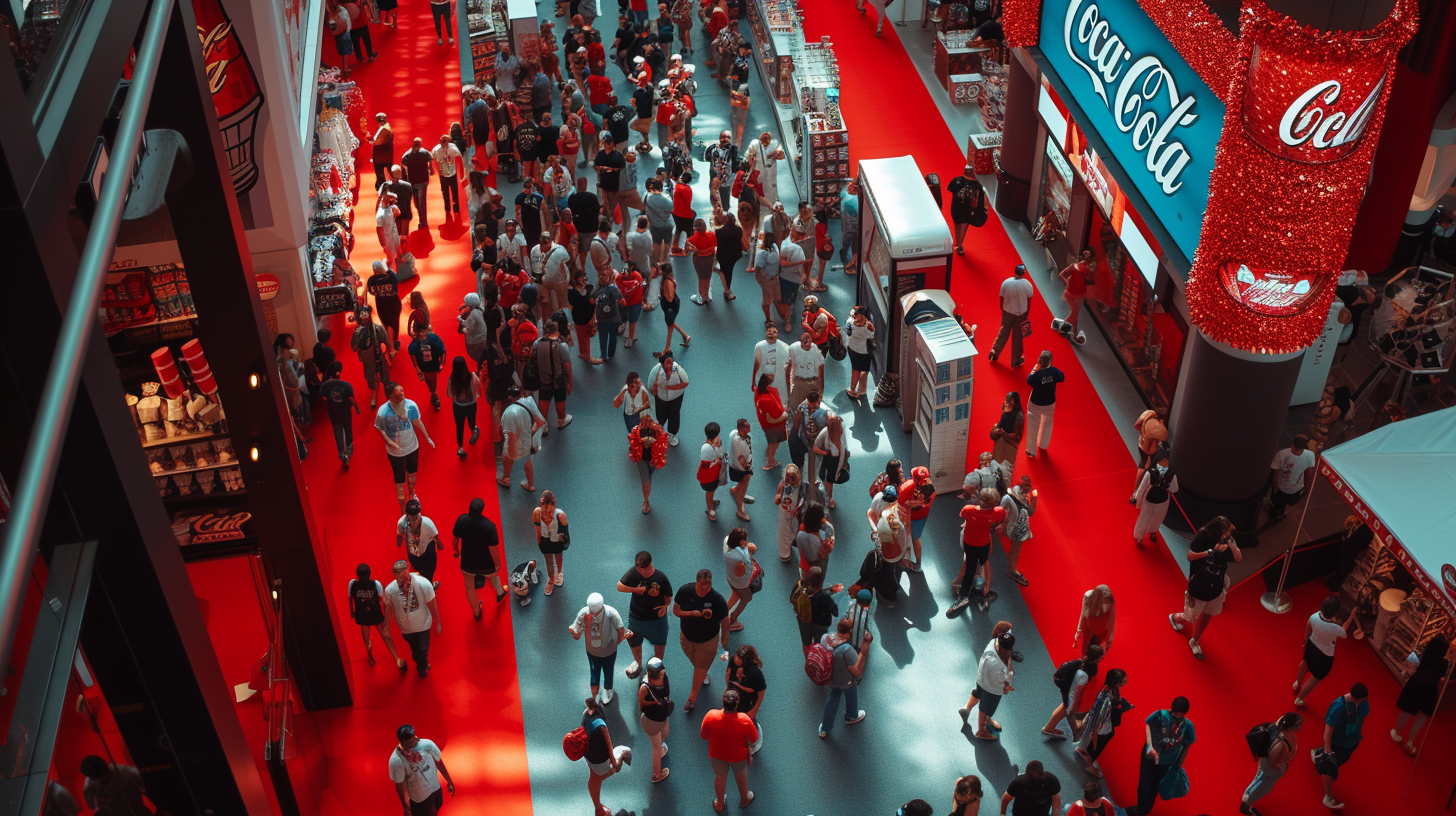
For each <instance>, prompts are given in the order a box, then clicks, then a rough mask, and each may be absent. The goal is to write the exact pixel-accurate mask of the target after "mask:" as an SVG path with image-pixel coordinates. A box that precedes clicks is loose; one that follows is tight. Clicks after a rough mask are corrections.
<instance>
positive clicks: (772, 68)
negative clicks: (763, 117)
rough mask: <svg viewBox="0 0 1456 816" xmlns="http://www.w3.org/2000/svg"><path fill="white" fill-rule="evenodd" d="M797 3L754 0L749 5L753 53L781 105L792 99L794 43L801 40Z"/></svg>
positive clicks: (780, 0) (764, 82) (764, 80)
mask: <svg viewBox="0 0 1456 816" xmlns="http://www.w3.org/2000/svg"><path fill="white" fill-rule="evenodd" d="M799 19H800V13H799V7H798V4H797V3H796V2H794V0H754V1H753V4H752V5H750V6H749V7H748V25H749V28H750V29H752V31H753V38H752V40H751V44H752V46H753V57H754V59H755V60H756V61H757V62H758V67H759V70H760V71H762V72H763V84H764V87H765V88H767V89H768V90H769V92H770V93H771V94H772V95H773V97H774V99H775V100H776V101H777V102H778V103H779V104H781V105H788V104H790V103H791V102H792V100H793V78H792V77H793V72H794V55H793V51H792V49H793V48H794V47H795V43H802V42H803V40H804V30H803V28H802V27H801V26H800V24H799Z"/></svg>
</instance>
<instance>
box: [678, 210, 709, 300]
mask: <svg viewBox="0 0 1456 816" xmlns="http://www.w3.org/2000/svg"><path fill="white" fill-rule="evenodd" d="M678 186H679V187H680V188H681V187H686V186H687V185H686V184H680V185H678ZM684 243H685V244H686V246H687V249H688V250H689V252H690V254H691V255H692V257H693V272H694V273H696V274H697V278H698V291H697V293H695V294H694V295H692V296H691V297H689V298H688V300H691V301H692V302H693V303H696V304H697V305H699V306H704V305H707V304H709V303H712V302H713V292H712V288H713V265H714V263H715V262H716V261H717V258H718V236H717V233H714V232H709V231H708V222H707V221H706V220H704V219H702V218H694V219H693V229H692V234H691V235H689V236H688V238H687V240H686V241H685V242H684Z"/></svg>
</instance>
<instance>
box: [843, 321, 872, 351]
mask: <svg viewBox="0 0 1456 816" xmlns="http://www.w3.org/2000/svg"><path fill="white" fill-rule="evenodd" d="M839 333H840V334H841V335H843V336H844V344H845V345H846V346H849V350H850V351H852V352H854V353H855V354H869V353H870V340H873V339H874V336H875V325H874V324H873V323H870V322H866V323H865V324H864V325H863V326H857V325H855V323H854V320H853V319H851V320H850V321H849V322H848V323H844V324H842V325H841V327H840V329H839Z"/></svg>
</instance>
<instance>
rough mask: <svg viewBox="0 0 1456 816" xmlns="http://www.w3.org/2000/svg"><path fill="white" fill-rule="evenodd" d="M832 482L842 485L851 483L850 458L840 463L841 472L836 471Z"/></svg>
mask: <svg viewBox="0 0 1456 816" xmlns="http://www.w3.org/2000/svg"><path fill="white" fill-rule="evenodd" d="M832 481H833V482H834V483H835V484H837V485H841V484H844V483H845V482H847V481H849V458H848V457H845V458H844V459H842V460H841V461H840V463H839V470H837V471H835V473H834V478H833V479H832Z"/></svg>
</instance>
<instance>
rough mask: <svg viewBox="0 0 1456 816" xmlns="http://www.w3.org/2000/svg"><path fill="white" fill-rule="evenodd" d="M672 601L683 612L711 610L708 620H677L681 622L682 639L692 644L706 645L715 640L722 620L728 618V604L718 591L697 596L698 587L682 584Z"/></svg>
mask: <svg viewBox="0 0 1456 816" xmlns="http://www.w3.org/2000/svg"><path fill="white" fill-rule="evenodd" d="M673 600H674V601H675V602H676V603H677V605H678V606H680V607H682V608H683V611H684V612H701V611H702V610H704V609H711V610H713V615H712V617H709V618H698V617H690V618H679V620H681V621H682V634H683V637H685V638H687V639H688V640H690V641H692V642H693V643H707V642H708V641H710V640H712V639H713V638H716V637H717V636H718V632H719V631H720V630H721V629H722V627H723V619H724V618H726V617H727V616H728V602H727V601H725V600H723V596H722V595H719V594H718V590H716V589H710V590H708V594H707V595H703V596H701V597H700V596H699V595H698V587H697V584H695V583H687V584H683V585H682V587H680V588H679V589H678V591H677V595H676V596H674V597H673Z"/></svg>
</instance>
